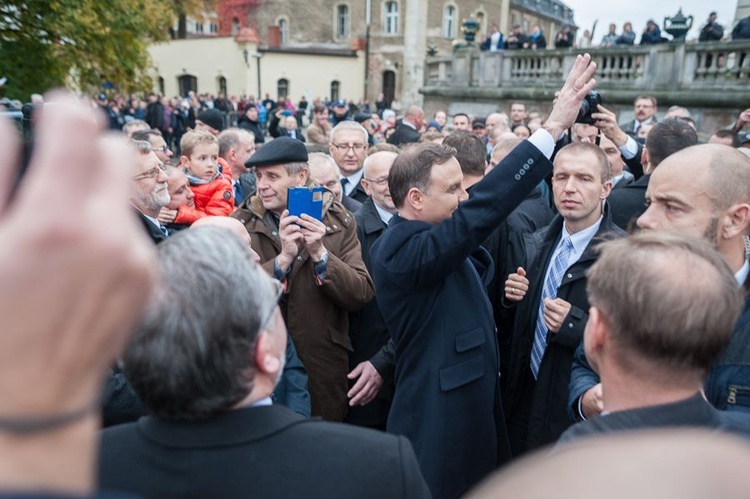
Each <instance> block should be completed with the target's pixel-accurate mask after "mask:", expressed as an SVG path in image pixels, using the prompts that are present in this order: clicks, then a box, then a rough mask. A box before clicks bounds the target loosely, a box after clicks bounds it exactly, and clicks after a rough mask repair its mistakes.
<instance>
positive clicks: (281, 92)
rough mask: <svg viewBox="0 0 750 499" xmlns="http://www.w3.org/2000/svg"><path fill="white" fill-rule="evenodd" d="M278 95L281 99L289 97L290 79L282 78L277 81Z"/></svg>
mask: <svg viewBox="0 0 750 499" xmlns="http://www.w3.org/2000/svg"><path fill="white" fill-rule="evenodd" d="M276 95H278V96H279V100H282V99H286V98H287V96H288V95H289V80H287V79H286V78H281V79H280V80H279V81H277V82H276Z"/></svg>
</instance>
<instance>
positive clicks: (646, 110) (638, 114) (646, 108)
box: [620, 95, 658, 136]
mask: <svg viewBox="0 0 750 499" xmlns="http://www.w3.org/2000/svg"><path fill="white" fill-rule="evenodd" d="M656 111H657V103H656V97H653V96H651V95H639V96H638V97H636V98H635V101H633V114H634V115H635V116H634V118H633V120H632V121H629V122H627V123H623V124H621V125H620V128H622V129H623V131H624V132H625V133H627V134H628V135H631V136H635V135H638V131H639V130H640V129H641V127H642V126H644V125H648V124H650V123H656V122H657V121H658V120H657V119H656Z"/></svg>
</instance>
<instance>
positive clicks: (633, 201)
mask: <svg viewBox="0 0 750 499" xmlns="http://www.w3.org/2000/svg"><path fill="white" fill-rule="evenodd" d="M650 178H651V175H644V176H642V177H641V178H639V179H638V180H636V181H635V182H633V183H632V184H629V185H626V186H625V187H623V188H622V189H617V190H613V191H612V192H611V193H610V195H609V197H608V198H607V204H608V205H609V211H610V213H611V214H612V221H613V222H614V223H615V225H617V226H618V227H620V228H621V229H622V230H630V229H631V226H632V227H633V228H634V227H635V221H636V220H637V219H638V217H640V216H641V215H643V212H644V211H646V189H648V181H649V179H650Z"/></svg>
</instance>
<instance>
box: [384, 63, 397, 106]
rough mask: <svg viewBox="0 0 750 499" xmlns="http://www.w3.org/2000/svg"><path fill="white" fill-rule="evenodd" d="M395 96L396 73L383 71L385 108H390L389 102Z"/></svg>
mask: <svg viewBox="0 0 750 499" xmlns="http://www.w3.org/2000/svg"><path fill="white" fill-rule="evenodd" d="M395 96H396V73H394V72H393V71H383V97H384V98H385V102H386V103H387V104H386V106H387V107H390V105H391V101H393V99H394V97H395Z"/></svg>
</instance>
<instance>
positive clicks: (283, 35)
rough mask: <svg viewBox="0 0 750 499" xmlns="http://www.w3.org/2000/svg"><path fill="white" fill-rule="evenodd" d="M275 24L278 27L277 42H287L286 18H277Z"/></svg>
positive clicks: (287, 26)
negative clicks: (278, 38)
mask: <svg viewBox="0 0 750 499" xmlns="http://www.w3.org/2000/svg"><path fill="white" fill-rule="evenodd" d="M276 24H277V25H278V27H279V37H280V40H279V42H280V43H281V44H282V45H286V44H287V43H289V21H288V20H287V19H283V18H282V19H279V20H278V21H277V22H276Z"/></svg>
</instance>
